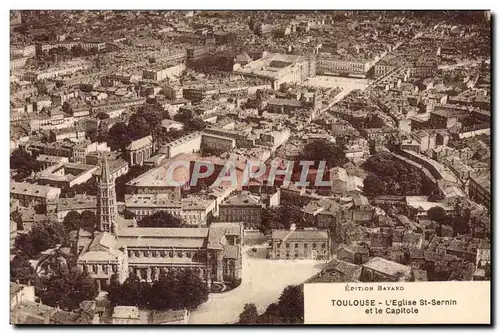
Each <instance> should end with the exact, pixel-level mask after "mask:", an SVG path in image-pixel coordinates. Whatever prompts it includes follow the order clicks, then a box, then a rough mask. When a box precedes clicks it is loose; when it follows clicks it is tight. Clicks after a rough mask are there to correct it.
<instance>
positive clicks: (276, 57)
mask: <svg viewBox="0 0 500 334" xmlns="http://www.w3.org/2000/svg"><path fill="white" fill-rule="evenodd" d="M309 67H310V60H309V59H307V58H306V57H303V56H297V55H292V54H281V53H270V52H267V51H265V52H263V54H262V58H260V59H257V60H254V61H252V62H250V63H248V64H246V65H243V66H242V65H240V64H235V65H234V67H233V72H234V73H235V74H240V75H243V76H248V77H254V78H261V79H265V80H269V81H270V82H271V83H272V88H273V89H279V87H280V86H281V84H283V83H287V82H289V83H300V82H303V81H305V80H306V79H307V78H308V77H309V76H310V75H309V74H310V73H309Z"/></svg>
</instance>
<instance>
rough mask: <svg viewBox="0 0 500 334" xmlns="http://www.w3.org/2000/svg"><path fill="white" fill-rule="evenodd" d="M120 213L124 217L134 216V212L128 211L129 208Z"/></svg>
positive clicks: (131, 217)
mask: <svg viewBox="0 0 500 334" xmlns="http://www.w3.org/2000/svg"><path fill="white" fill-rule="evenodd" d="M122 215H123V217H124V218H125V219H133V218H135V213H133V212H132V211H130V210H129V209H125V210H124V211H123V212H122Z"/></svg>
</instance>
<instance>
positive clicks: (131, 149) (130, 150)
mask: <svg viewBox="0 0 500 334" xmlns="http://www.w3.org/2000/svg"><path fill="white" fill-rule="evenodd" d="M125 151H126V155H127V157H128V159H129V163H130V166H135V165H140V166H142V164H143V163H144V161H145V160H147V159H149V158H151V156H152V155H153V154H154V151H155V144H154V142H153V137H152V136H151V135H149V136H146V137H143V138H140V139H137V140H134V141H133V142H131V143H130V145H128V146H127V147H126V148H125Z"/></svg>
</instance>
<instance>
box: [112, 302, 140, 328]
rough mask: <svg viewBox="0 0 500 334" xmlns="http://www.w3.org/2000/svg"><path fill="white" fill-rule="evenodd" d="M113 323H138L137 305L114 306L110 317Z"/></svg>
mask: <svg viewBox="0 0 500 334" xmlns="http://www.w3.org/2000/svg"><path fill="white" fill-rule="evenodd" d="M111 324H113V325H140V324H141V319H140V317H139V308H138V307H137V306H115V307H114V308H113V316H112V319H111Z"/></svg>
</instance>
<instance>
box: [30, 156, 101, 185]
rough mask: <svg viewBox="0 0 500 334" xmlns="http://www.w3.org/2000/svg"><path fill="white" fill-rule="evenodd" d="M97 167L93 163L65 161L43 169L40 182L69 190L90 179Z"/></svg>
mask: <svg viewBox="0 0 500 334" xmlns="http://www.w3.org/2000/svg"><path fill="white" fill-rule="evenodd" d="M96 169H97V167H96V166H93V165H86V164H79V163H72V162H65V163H61V164H57V165H54V166H50V167H48V168H47V169H45V170H43V171H41V172H40V174H39V176H38V183H39V184H43V185H50V186H53V187H58V188H61V189H65V190H68V189H70V188H72V187H74V186H76V185H78V184H82V183H85V182H87V181H88V180H90V179H91V178H92V177H93V175H94V174H93V173H94V171H95V170H96Z"/></svg>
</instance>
